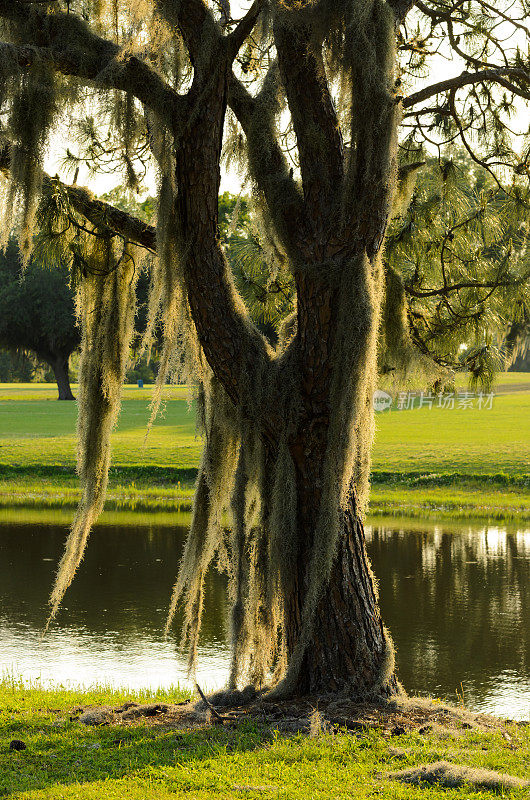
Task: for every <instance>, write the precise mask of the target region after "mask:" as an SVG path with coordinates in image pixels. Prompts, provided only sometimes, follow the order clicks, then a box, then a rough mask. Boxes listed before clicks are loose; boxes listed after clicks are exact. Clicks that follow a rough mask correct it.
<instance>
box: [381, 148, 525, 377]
mask: <svg viewBox="0 0 530 800" xmlns="http://www.w3.org/2000/svg"><path fill="white" fill-rule="evenodd" d="M528 225H529V205H528V194H527V190H526V189H525V187H524V184H522V183H521V184H519V183H518V182H516V183H515V184H514V185H513V186H512V187H511V188H510V187H506V188H503V187H502V186H499V185H498V184H497V183H496V182H495V181H494V180H493V178H492V177H491V175H490V174H489V173H488V171H487V170H486V169H484V167H481V166H477V165H476V164H475V163H474V162H473V161H472V160H471V159H470V158H469V157H468V156H467V155H465V154H464V155H462V154H460V153H456V154H454V156H453V157H450V158H449V157H448V158H445V159H443V160H441V161H436V160H432V159H431V160H430V161H429V163H428V165H427V166H426V167H425V168H424V169H423V170H422V171H421V172H420V173H419V175H418V177H417V180H416V188H415V191H414V194H413V197H412V202H411V203H410V205H409V206H408V208H406V209H404V210H402V212H401V213H400V214H399V215H398V216H397V217H396V219H395V220H394V222H393V224H392V226H391V229H390V233H389V237H388V239H387V245H386V263H387V287H388V289H389V291H388V298H389V301H390V302H389V301H387V310H386V322H387V323H390V324H387V325H386V327H384V329H383V333H384V334H386V342H387V346H386V351H385V350H384V349H383V352H382V354H381V362H382V371H383V373H389V372H393V371H395V370H397V371H399V369H401V370H402V371H405V372H406V367H407V363H406V362H407V360H408V361H410V362H412V363H413V361H414V358H410V356H409V358H408V359H405V363H400V361H399V358H400V354H403V353H404V352H405V353H406V349H407V348H408V350H409V351H411V355H412V356H413V355H414V350H415V351H416V352H417V353H419V354H423V355H424V356H425V357H426V358H429V359H432V361H433V362H435V363H438V364H439V365H441V366H442V367H449V368H457V369H462V368H463V369H465V370H467V371H468V372H469V375H470V381H471V384H472V385H473V386H476V385H481V386H482V387H483V388H487V387H489V386H490V385H491V383H492V380H493V376H494V374H495V371H497V370H499V369H501V368H502V367H503V358H502V353H501V351H500V347H501V344H502V343H503V341H504V338H505V336H506V333H507V331H508V328H509V326H510V325H511V323H512V320H513V319H514V316H516V315H517V314H519V313H523V314H524V313H528V311H527V309H528V303H529V294H528V285H529V281H530V259H529V257H528V251H527V236H528ZM398 309H399V310H398ZM392 315H393V316H394V319H392ZM396 316H398V317H399V319H396ZM399 330H401V331H402V333H401V337H402V339H403V340H404V344H405V345H406V347H397V348H396V342H399ZM403 332H404V333H403ZM412 346H413V347H412Z"/></svg>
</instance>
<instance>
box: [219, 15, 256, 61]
mask: <svg viewBox="0 0 530 800" xmlns="http://www.w3.org/2000/svg"><path fill="white" fill-rule="evenodd" d="M262 8H263V0H254V2H253V4H252V5H251V7H250V8H249V10H248V11H247V13H246V14H245V16H244V17H243V18H242V19H241V20H240V21H239V22H238V24H237V25H236V27H235V28H234V30H233V31H232V33H231V34H230V35H229V36H228V37H227V45H228V52H229V54H230V56H231V58H232V60H233V59H234V58H235V57H236V55H237V53H238V52H239V49H240V48H241V47H242V45H243V44H244V42H245V40H246V39H247V37H248V36H250V34H251V33H252V29H253V28H254V25H255V24H256V22H257V21H258V19H259V15H260V14H261V10H262Z"/></svg>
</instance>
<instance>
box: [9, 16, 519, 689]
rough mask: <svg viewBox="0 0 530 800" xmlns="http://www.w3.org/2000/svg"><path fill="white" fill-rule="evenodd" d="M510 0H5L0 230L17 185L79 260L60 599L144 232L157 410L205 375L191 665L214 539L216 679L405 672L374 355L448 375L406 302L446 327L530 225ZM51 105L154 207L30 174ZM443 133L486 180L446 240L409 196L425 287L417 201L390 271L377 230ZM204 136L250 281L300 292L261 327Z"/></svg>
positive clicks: (101, 483) (92, 501)
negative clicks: (164, 396) (246, 192)
mask: <svg viewBox="0 0 530 800" xmlns="http://www.w3.org/2000/svg"><path fill="white" fill-rule="evenodd" d="M528 12H529V6H528V0H510V3H509V4H508V8H507V7H506V3H505V2H504V0H465V2H460V1H459V0H456V2H452V0H451V1H450V2H449V0H339V1H338V2H337V0H255V2H253V3H252V5H251V6H250V8H248V10H247V11H246V12H244V13H243V12H241V15H240V16H239V18H237V19H234V18H233V17H232V9H231V5H230V3H228V2H225V0H223V2H222V3H219V2H214V1H213V0H212V2H210V1H209V0H153V2H151V1H150V0H139V1H138V2H132V3H126V4H125V3H121V2H120V0H113V2H112V3H107V2H104V0H103V1H102V0H70V2H67V3H63V2H61V0H58V2H44V3H40V2H39V3H36V2H35V3H33V2H22V1H21V0H0V19H1V20H2V38H3V40H4V42H3V44H2V45H1V49H2V59H1V60H0V63H1V69H2V71H3V78H4V86H5V99H4V103H5V119H6V124H5V130H4V142H5V144H4V146H3V149H2V153H0V167H2V169H4V170H5V171H6V172H7V173H8V175H9V180H8V185H7V193H6V200H5V212H6V213H5V219H4V230H5V231H6V232H7V231H8V230H9V228H10V225H11V223H12V221H13V220H14V211H15V208H16V207H17V204H18V203H20V207H21V214H20V219H19V220H18V227H19V242H20V248H21V251H22V253H23V255H24V257H25V258H26V259H27V258H28V257H29V253H30V251H31V246H32V241H33V239H32V231H33V226H34V222H35V220H38V222H39V225H40V231H41V234H40V235H41V241H43V242H46V246H47V247H48V248H49V249H50V250H53V249H54V248H55V251H56V257H57V258H60V260H62V261H65V262H68V263H69V264H70V266H71V269H72V270H73V273H74V276H75V278H76V280H78V283H79V292H78V305H79V308H80V311H81V312H82V319H83V358H82V368H81V376H80V401H81V406H82V412H81V414H80V417H79V426H78V427H79V459H78V468H79V473H80V476H81V480H82V484H83V498H82V501H81V503H80V506H79V508H78V511H77V514H76V517H75V520H74V523H73V525H72V529H71V532H70V536H69V538H68V541H67V545H66V550H65V554H64V557H63V559H62V562H61V564H60V567H59V572H58V575H57V580H56V583H55V587H54V590H53V594H52V599H51V602H52V614H55V612H56V611H57V609H58V607H59V605H60V602H61V599H62V597H63V595H64V592H65V591H66V589H67V587H68V585H69V583H70V581H71V580H72V577H73V575H74V573H75V570H76V569H77V567H78V565H79V563H80V560H81V558H82V554H83V550H84V547H85V545H86V541H87V538H88V535H89V532H90V527H91V525H92V523H93V521H94V520H95V519H96V517H97V515H98V514H99V512H100V510H101V508H102V507H103V502H104V496H105V488H106V481H107V473H108V466H109V461H110V432H111V430H112V427H113V425H114V422H115V420H116V417H117V413H118V409H119V400H120V391H121V384H122V382H123V376H124V370H125V365H126V360H127V354H128V352H129V347H130V343H131V339H132V337H133V333H134V325H133V320H134V298H135V286H136V281H137V277H138V274H139V266H140V264H141V261H142V258H143V255H142V252H141V250H142V249H143V250H144V251H145V250H147V251H148V252H150V253H151V254H152V255H155V254H156V259H155V260H154V262H153V263H154V268H153V280H152V286H151V291H150V299H149V315H148V316H149V323H150V324H149V325H148V329H147V332H146V336H145V341H144V344H145V347H146V348H149V341H150V336H151V333H152V330H153V327H154V326H155V325H156V323H157V321H160V322H161V324H162V326H163V335H164V345H163V352H162V358H161V369H160V371H159V376H158V394H157V396H156V397H155V400H154V405H153V411H154V412H156V409H157V406H158V403H159V396H160V391H161V387H162V385H163V382H164V380H165V375H166V374H167V372H168V370H171V369H179V370H180V374H181V376H182V377H183V378H185V379H186V380H188V381H189V382H190V383H191V384H192V385H194V386H195V388H196V393H197V399H198V406H199V418H200V422H201V427H202V430H203V432H204V434H205V442H206V444H205V450H204V454H203V460H202V464H201V469H200V474H199V478H198V483H197V490H196V498H195V506H194V513H193V520H192V523H191V528H190V532H189V537H188V541H187V545H186V549H185V552H184V556H183V558H182V561H181V564H180V568H179V574H178V577H177V582H176V585H175V589H174V594H173V600H172V603H171V611H170V618H171V615H172V613H173V611H174V608H175V606H176V603H177V602H179V601H183V603H184V607H185V638H186V640H187V642H188V646H189V652H190V664H191V666H192V667H193V665H194V662H195V657H196V647H197V638H198V635H199V630H200V620H201V611H202V604H203V595H204V578H205V575H206V571H207V569H208V567H209V565H210V564H211V562H212V560H214V559H216V560H217V563H218V565H219V566H220V567H221V568H222V569H225V570H226V572H227V574H228V578H229V587H230V588H229V592H230V597H231V600H232V612H231V631H232V666H231V674H230V680H229V688H230V689H234V688H235V687H236V686H237V685H238V684H240V683H241V682H242V681H245V680H247V681H250V682H251V684H252V685H253V686H254V687H260V686H263V685H269V686H272V687H274V688H273V689H272V691H273V692H274V693H276V695H281V694H284V695H285V694H289V693H293V692H302V691H328V692H329V691H338V690H347V691H348V692H349V693H350V695H353V696H356V697H366V696H374V695H379V696H389V695H392V694H395V693H396V692H398V691H399V685H398V682H397V678H396V675H395V670H394V656H393V647H392V641H391V637H390V634H389V633H388V631H387V630H386V628H385V627H384V625H383V622H382V619H381V615H380V612H379V607H378V602H377V590H376V585H375V582H374V578H373V575H372V573H371V570H370V566H369V562H368V559H367V556H366V551H365V547H364V532H363V523H362V516H363V512H364V508H365V506H366V502H367V497H368V484H369V474H370V451H371V442H372V435H373V408H372V395H373V390H374V386H375V380H376V376H377V356H378V351H379V352H380V351H381V346H382V344H383V343H384V344H385V345H386V346H387V349H388V346H389V344H390V345H392V349H393V350H394V353H395V355H394V360H395V361H396V363H397V362H398V361H399V360H401V361H402V362H403V363H404V365H405V366H407V365H408V364H409V362H411V363H414V364H415V365H416V368H417V369H419V370H421V371H423V372H424V373H425V372H428V373H432V374H435V373H437V372H439V368H440V364H439V363H438V362H439V361H440V359H439V358H438V359H437V358H433V356H435V355H439V351H438V350H436V348H435V347H434V346H433V343H432V340H431V339H430V333H429V329H428V322H427V324H425V323H423V322H422V320H421V319H420V317H418V316H415V315H416V314H417V313H418V309H419V301H420V300H421V301H422V307H423V308H426V309H427V312H426V313H428V314H429V315H430V316H431V317H433V318H434V319H439V320H440V323H441V324H443V326H445V328H447V326H448V325H449V327H450V325H451V324H452V319H453V316H452V314H453V312H455V313H456V314H457V315H459V316H461V317H465V316H466V315H470V314H473V313H474V308H475V306H476V302H477V298H478V293H479V292H480V291H485V290H486V289H487V286H486V285H485V284H486V283H491V282H492V280H493V281H494V282H495V290H497V289H502V288H505V287H504V286H503V277H502V276H504V274H505V272H504V271H503V270H504V267H503V266H502V265H503V263H504V262H505V261H506V256H507V254H508V253H509V252H512V251H513V252H514V251H515V250H517V249H518V248H519V249H520V248H522V247H523V246H524V244H523V240H524V239H525V236H526V228H525V227H524V226H525V225H526V221H525V215H526V214H527V211H528V203H527V200H528V174H529V166H530V149H529V146H528V137H527V134H528V131H527V129H526V128H527V122H526V121H524V117H523V124H520V120H521V117H516V116H515V112H516V111H517V109H523V108H526V107H527V103H528V100H529V99H530V71H529V70H530V63H529V58H528V46H529V39H530V33H529V29H528V27H527V17H528ZM442 69H443V70H444V72H445V74H444V76H443V78H442V77H441V74H440V73H441V70H442ZM448 72H449V77H447V73H448ZM82 109H85V110H87V111H88V112H89V113H86V114H85V115H84V116H83V117H82V118H81V122H80V123H75V121H74V120H73V116H75V115H77V114H79V113H80V110H82ZM3 118H4V117H3ZM61 118H65V119H67V120H68V121H69V122H70V126H69V131H70V133H71V134H72V133H74V132H76V133H77V139H78V146H79V151H78V152H77V153H76V152H73V150H72V151H71V152H70V153H69V154H68V159H67V160H68V163H69V164H70V165H71V166H72V167H75V168H77V167H78V166H80V165H81V163H86V164H88V165H89V167H90V169H91V171H92V173H94V174H95V173H97V172H107V173H108V172H112V173H113V174H118V173H120V175H123V176H125V178H126V180H127V182H128V184H129V186H131V188H133V189H134V188H136V187H138V186H139V185H140V184H141V182H142V180H143V179H144V178H145V176H146V175H148V174H149V170H150V169H151V170H155V172H156V174H157V178H158V197H157V220H156V227H155V226H151V225H149V224H148V223H147V222H146V221H145V219H141V218H138V217H135V216H133V215H132V214H131V213H129V212H128V211H127V210H123V209H120V208H117V207H115V206H113V205H112V204H111V203H105V202H102V201H97V200H95V199H94V197H93V196H92V195H91V194H90V193H89V192H88V191H86V190H84V189H81V188H80V187H78V186H77V185H70V186H68V185H66V184H64V183H62V182H61V181H60V180H59V179H57V178H50V177H48V176H46V175H44V173H43V171H42V158H43V153H44V150H45V144H46V141H47V138H48V136H49V134H50V131H52V130H53V129H54V127H55V126H56V124H57V122H58V120H59V119H61ZM454 142H458V143H459V144H460V146H461V147H462V148H464V149H465V151H466V152H467V153H468V155H469V157H470V158H471V159H472V160H473V161H474V162H475V163H476V164H477V166H479V165H480V166H481V167H482V169H483V170H485V171H486V172H487V173H488V175H489V178H490V181H491V187H492V190H493V195H488V192H489V188H488V190H487V191H486V194H485V195H484V198H485V199H484V201H482V200H477V199H475V200H471V198H470V201H469V206H470V214H471V213H473V214H474V217H473V220H472V221H471V220H470V221H469V222H468V223H466V225H465V226H462V229H460V228H459V229H458V231H459V233H458V235H457V233H456V231H455V225H456V224H457V223H456V218H455V216H454V213H453V211H452V209H451V208H450V207H449V206H447V205H445V207H444V205H443V203H442V204H441V209H440V210H441V217H440V220H441V221H436V222H434V223H433V225H432V227H431V230H429V231H424V230H422V226H423V225H424V224H425V222H426V221H428V219H429V216H428V209H427V208H426V207H425V203H427V205H428V197H427V196H426V195H424V196H423V197H422V195H421V193H418V195H417V198H416V207H415V211H413V212H412V213H413V214H415V215H416V216H415V218H412V219H411V218H409V224H408V227H409V233H410V232H411V231H412V230H413V229H414V225H415V224H416V223H415V222H414V219H415V220H416V221H418V220H419V221H420V225H419V226H418V227H419V228H420V236H423V237H426V238H428V237H429V236H430V237H431V241H432V249H433V250H436V249H438V250H439V262H440V267H441V271H442V272H441V274H442V283H441V284H440V282H439V280H436V279H435V277H434V272H433V269H432V264H431V265H430V266H429V267H428V271H427V272H425V270H424V266H423V264H421V263H420V264H418V263H416V265H415V267H417V269H416V268H415V267H414V266H413V269H412V272H411V271H410V261H411V260H412V263H413V265H414V236H409V237H408V238H407V230H406V228H407V222H405V226H404V227H402V229H401V230H400V231H397V232H395V233H393V234H392V236H393V239H394V241H393V246H392V247H391V248H390V249H389V253H390V257H389V265H390V270H389V269H385V265H384V258H383V256H384V242H385V239H386V237H387V233H388V228H389V224H390V222H391V220H392V218H394V219H395V218H396V216H397V215H402V216H403V214H405V218H406V214H407V213H408V212H406V211H405V209H406V208H407V206H408V200H409V198H410V194H411V188H413V183H414V179H413V176H414V174H415V173H417V171H418V164H419V163H420V162H423V161H425V159H426V152H427V154H431V155H432V154H434V155H435V154H436V153H437V152H440V153H442V154H443V149H444V148H445V147H447V146H449V145H450V144H451V143H454ZM222 158H224V159H225V161H226V163H232V164H237V165H238V167H239V169H240V170H241V171H242V173H243V174H244V175H245V176H246V178H247V180H248V182H249V184H250V185H251V186H252V195H253V204H254V206H255V210H256V213H257V214H259V217H260V224H259V243H260V252H261V253H262V256H263V267H262V271H263V272H264V273H267V281H266V283H267V285H268V286H269V287H270V286H272V285H273V284H274V282H275V281H279V282H280V283H279V284H278V285H280V284H281V285H283V284H284V283H285V284H289V285H290V286H292V291H293V293H294V299H293V309H294V310H293V313H292V315H291V318H290V319H289V320H288V324H286V325H284V326H283V327H282V331H281V333H280V336H279V339H278V341H277V342H274V343H272V344H271V342H270V341H269V339H268V337H266V336H264V335H263V334H262V332H261V331H260V330H258V328H257V327H256V326H255V325H254V324H253V322H252V319H251V318H250V316H249V313H248V310H247V308H246V307H245V303H244V302H243V299H242V296H241V294H242V293H243V294H244V291H243V284H244V281H243V282H240V284H239V288H240V289H241V290H242V292H238V291H237V288H236V285H235V282H234V275H233V273H232V270H231V268H230V264H229V262H228V260H227V258H226V253H225V250H224V248H223V246H222V244H221V241H220V238H219V216H218V204H219V186H220V171H221V160H222ZM74 184H75V181H74ZM495 186H496V187H497V188H498V190H499V193H500V192H502V193H504V194H505V195H506V196H509V198H510V200H511V201H513V202H514V203H517V204H518V208H519V209H520V213H519V218H520V228H519V229H518V231H517V232H516V234H515V235H514V237H513V244H512V245H510V244H509V242H508V240H503V235H504V233H503V232H501V236H500V237H498V238H497V239H495V237H494V236H492V235H490V232H489V231H488V230H487V229H486V227H485V226H482V225H481V219H480V215H478V213H476V209H477V207H478V206H479V205H480V204H481V203H482V202H485V206H486V211H487V210H488V208H489V206H490V204H493V205H494V206H495V208H496V210H497V212H498V210H499V209H498V204H499V203H501V202H502V198H501V195H500V194H496V190H495ZM475 188H476V187H475ZM39 197H41V198H42V202H40V204H39ZM439 205H440V203H439ZM473 208H475V211H472V209H473ZM15 216H16V215H15ZM482 219H485V217H484V216H483V218H482ZM451 229H452V230H451ZM448 230H449V232H448ZM462 232H464V233H465V236H461V234H462ZM451 236H453V237H454V238H451ZM464 239H465V240H466V241H464ZM233 244H234V245H235V242H234V243H233ZM389 244H390V242H389ZM466 247H467V248H469V247H471V248H472V249H473V258H474V259H475V260H476V264H477V272H476V275H474V274H473V268H472V265H470V264H466V265H465V264H464V261H465V259H464V252H463V249H462V248H464V249H465V248H466ZM495 249H497V250H498V259H496V258H494V253H493V251H494V250H495ZM397 254H399V258H400V264H406V268H405V269H404V272H403V274H398V273H397V272H396V270H395V268H394V264H395V263H396V261H397ZM510 258H512V256H510ZM496 262H498V263H499V264H500V265H501V266H500V267H499V266H496ZM241 263H243V262H241ZM464 272H465V275H466V276H465V277H464ZM427 273H429V274H427ZM517 274H518V275H519V273H517ZM470 275H471V278H469V276H470ZM499 276H501V278H500V279H499ZM461 283H472V284H473V285H472V286H463V287H460V288H458V289H456V288H455V285H458V284H461ZM479 284H480V285H479ZM482 284H484V285H482ZM403 290H405V291H408V295H409V297H411V298H413V300H414V302H412V300H411V302H410V304H409V309H410V313H407V307H406V304H404V303H403V302H402V300H401V299H400V298H401V296H402V295H403ZM432 291H435V292H436V294H434V295H432V298H434V297H438V298H439V299H438V300H433V299H432V298H431V300H430V302H429V299H430V298H429V296H427V295H426V294H425V293H426V292H427V293H429V292H432ZM456 293H458V294H456ZM417 301H418V302H417ZM420 313H422V312H421V311H420ZM424 316H425V314H424ZM381 320H383V324H382V323H381ZM387 323H391V324H392V326H393V327H392V333H391V336H389V334H388V331H389V330H390V329H389V328H387ZM396 351H399V352H396ZM227 511H228V512H229V515H230V519H231V525H230V529H229V531H228V532H226V531H225V529H224V524H223V520H224V514H225V512H227Z"/></svg>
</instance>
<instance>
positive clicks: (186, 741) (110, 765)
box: [0, 717, 271, 797]
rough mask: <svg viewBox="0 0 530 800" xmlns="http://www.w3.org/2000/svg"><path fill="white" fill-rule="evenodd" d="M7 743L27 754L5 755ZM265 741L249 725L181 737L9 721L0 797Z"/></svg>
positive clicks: (151, 730)
mask: <svg viewBox="0 0 530 800" xmlns="http://www.w3.org/2000/svg"><path fill="white" fill-rule="evenodd" d="M12 739H22V740H23V741H24V742H25V743H26V745H27V749H26V750H22V751H10V750H9V742H10V741H11V740H12ZM270 740H271V734H270V732H269V731H268V730H267V729H265V728H263V727H260V726H258V725H257V724H255V723H253V722H251V721H245V722H244V723H242V724H240V725H239V726H238V727H237V728H232V729H225V728H217V727H206V728H200V729H196V730H191V731H180V730H174V729H167V728H164V727H162V726H158V725H156V726H149V725H139V726H134V727H120V726H104V727H100V728H88V729H87V728H84V727H83V726H82V725H80V724H79V723H76V722H66V723H62V722H61V721H60V718H59V721H58V719H57V718H56V719H55V720H52V719H50V718H49V717H48V718H47V719H43V720H42V721H41V722H36V721H35V719H34V718H33V720H32V723H31V727H29V726H28V725H27V724H25V723H24V722H23V721H20V720H14V721H13V722H12V723H10V724H7V725H5V726H3V730H2V732H1V743H0V750H1V751H3V753H2V755H1V756H0V796H2V797H8V796H10V795H12V794H16V793H20V792H31V791H38V790H42V789H46V788H52V787H60V786H61V785H64V786H68V785H72V784H78V783H79V784H84V783H91V782H93V781H100V780H106V779H111V780H116V779H120V778H126V777H132V776H134V775H138V773H141V772H142V770H144V769H148V770H149V769H151V770H152V769H156V768H158V767H161V768H164V767H174V766H175V765H177V764H179V765H183V764H186V763H190V762H197V761H201V760H204V759H211V758H215V757H222V756H223V755H224V754H228V753H235V752H246V751H249V750H255V749H257V748H259V747H261V746H264V745H265V744H266V743H267V742H270Z"/></svg>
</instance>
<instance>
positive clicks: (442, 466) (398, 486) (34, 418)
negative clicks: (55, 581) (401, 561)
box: [0, 373, 530, 519]
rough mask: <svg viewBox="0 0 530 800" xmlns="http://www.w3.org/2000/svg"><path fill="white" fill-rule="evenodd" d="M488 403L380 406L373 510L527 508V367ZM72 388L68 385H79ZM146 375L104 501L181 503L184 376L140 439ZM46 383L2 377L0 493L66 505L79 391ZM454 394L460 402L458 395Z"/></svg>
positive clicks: (71, 486)
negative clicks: (74, 397) (60, 392)
mask: <svg viewBox="0 0 530 800" xmlns="http://www.w3.org/2000/svg"><path fill="white" fill-rule="evenodd" d="M496 391H497V394H496V396H495V398H494V401H493V407H492V408H491V409H482V410H479V409H477V408H474V409H458V408H455V409H452V410H451V409H439V408H433V409H428V408H424V409H417V408H416V409H414V410H405V411H397V410H395V409H392V410H391V411H390V412H384V413H381V414H378V415H377V434H376V440H375V446H374V458H373V490H372V510H373V511H374V512H375V513H383V512H384V513H408V514H409V515H410V514H418V515H425V514H426V513H428V514H431V515H433V514H435V515H438V516H444V515H445V516H457V517H458V516H460V517H466V516H470V515H471V516H474V515H476V513H477V509H478V514H479V515H480V516H482V517H489V518H493V519H503V518H514V519H528V518H530V492H529V487H530V466H529V464H530V374H527V373H509V374H507V375H502V376H500V378H499V381H498V388H497V390H496ZM74 392H75V387H74ZM150 397H151V390H150V388H149V387H146V388H144V389H138V388H137V387H136V386H127V387H126V388H125V392H124V401H123V406H122V412H121V415H120V420H119V424H118V428H117V430H116V432H115V433H114V435H113V469H112V476H111V482H110V491H109V503H108V507H109V508H116V509H117V508H131V509H137V510H141V509H145V510H162V509H165V510H170V509H182V510H184V509H186V508H189V506H190V503H191V496H192V488H193V482H194V478H195V474H196V468H197V464H198V461H199V455H200V450H201V441H200V439H199V438H197V436H196V434H195V421H194V414H193V408H191V407H190V405H189V403H188V396H187V390H186V389H185V388H184V387H170V388H168V389H167V401H166V404H165V409H164V411H163V413H162V414H161V415H160V416H159V418H158V419H157V421H156V423H155V425H154V426H153V429H152V430H151V432H150V434H149V437H148V438H147V441H146V442H144V439H145V431H146V425H147V420H148V418H149V400H150ZM55 398H56V389H55V387H54V386H53V385H51V384H2V385H0V505H3V506H4V507H5V506H17V505H19V506H22V505H38V506H45V507H46V506H48V507H57V506H68V507H70V506H72V505H74V504H75V502H76V499H77V496H78V489H77V481H76V478H75V472H74V465H75V422H76V415H77V406H76V404H75V403H67V402H62V403H59V402H58V401H57V400H56V399H55ZM457 405H458V403H457Z"/></svg>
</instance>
